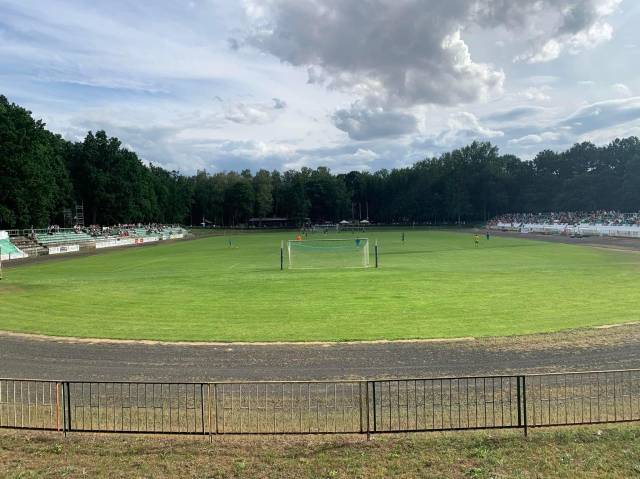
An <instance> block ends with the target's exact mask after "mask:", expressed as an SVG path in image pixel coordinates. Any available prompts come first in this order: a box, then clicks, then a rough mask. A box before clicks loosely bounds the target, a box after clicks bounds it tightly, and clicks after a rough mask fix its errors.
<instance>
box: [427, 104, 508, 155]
mask: <svg viewBox="0 0 640 479" xmlns="http://www.w3.org/2000/svg"><path fill="white" fill-rule="evenodd" d="M503 136H504V132H503V131H500V130H493V129H491V128H487V127H485V126H483V125H482V124H481V123H480V120H478V118H477V117H476V116H475V115H474V114H473V113H469V112H466V111H462V112H458V113H454V114H453V115H451V116H450V117H449V119H448V120H447V128H446V129H445V130H443V131H442V132H440V133H439V134H438V135H437V136H436V137H435V139H434V144H435V145H437V146H446V147H449V146H459V145H462V144H465V143H468V142H470V141H474V140H490V139H492V138H501V137H503Z"/></svg>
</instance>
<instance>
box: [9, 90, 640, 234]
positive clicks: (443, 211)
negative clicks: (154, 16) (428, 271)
mask: <svg viewBox="0 0 640 479" xmlns="http://www.w3.org/2000/svg"><path fill="white" fill-rule="evenodd" d="M80 203H82V204H84V211H85V223H97V224H115V223H133V222H162V223H182V224H198V223H200V222H201V221H202V218H206V219H207V220H208V221H210V222H212V223H215V224H218V225H225V226H230V225H240V224H244V223H246V222H247V220H248V219H249V218H250V217H253V216H257V217H269V216H278V217H286V218H290V219H294V220H296V221H298V222H302V221H304V220H305V219H306V218H310V219H311V220H313V221H339V220H341V219H351V218H356V219H364V218H366V217H368V218H369V220H371V221H372V222H381V223H393V222H413V221H415V222H431V223H443V222H457V221H465V222H472V221H484V220H486V219H489V218H491V217H493V216H495V215H498V214H501V213H506V212H539V211H568V210H597V209H615V210H623V211H637V210H640V140H638V138H636V137H629V138H625V139H617V140H615V141H613V142H612V143H610V144H609V145H607V146H604V147H597V146H595V145H593V144H591V143H588V142H585V143H580V144H576V145H574V146H573V147H572V148H570V149H569V150H567V151H564V152H560V153H556V152H553V151H549V150H545V151H542V152H540V153H539V154H538V155H537V156H536V157H535V158H534V159H533V160H532V161H522V160H520V159H519V158H517V157H515V156H513V155H500V153H499V151H498V148H497V147H495V146H493V145H491V144H490V143H483V142H474V143H472V144H471V145H468V146H466V147H464V148H460V149H457V150H454V151H452V152H450V153H445V154H442V155H441V156H439V157H437V158H430V159H425V160H423V161H419V162H417V163H416V164H414V165H413V166H411V167H408V168H399V169H393V170H380V171H376V172H374V173H369V172H357V171H352V172H350V173H347V174H338V175H334V174H332V173H331V172H330V171H329V170H328V169H327V168H323V167H320V168H317V169H309V168H302V169H301V170H300V171H285V172H278V171H266V170H259V171H257V172H256V173H255V174H253V173H252V172H251V171H249V170H243V171H241V172H233V171H231V172H222V173H215V174H209V173H207V172H205V171H199V172H198V173H197V174H195V175H194V176H186V175H182V174H180V173H179V172H177V171H167V170H165V169H163V168H161V167H158V166H154V165H149V166H147V165H145V164H143V163H142V161H140V159H139V158H138V156H137V155H136V154H135V153H134V152H132V151H129V150H127V149H126V148H123V146H122V144H121V142H120V141H119V140H118V139H117V138H109V137H108V136H107V134H106V133H105V132H104V131H99V132H97V133H91V132H89V133H88V134H87V136H86V138H85V139H84V141H82V142H69V141H67V140H65V139H63V138H62V137H61V136H60V135H56V134H54V133H51V132H49V131H48V130H47V129H46V128H45V124H44V123H43V122H42V121H40V120H34V119H33V118H32V116H31V113H30V112H29V111H27V110H25V109H23V108H21V107H19V106H18V105H15V104H11V103H9V101H8V100H7V99H6V98H5V97H4V96H0V228H19V227H29V226H35V227H44V226H46V225H48V224H53V223H55V224H60V225H62V224H64V217H63V211H64V209H65V208H67V209H69V208H72V207H73V206H74V205H75V204H80Z"/></svg>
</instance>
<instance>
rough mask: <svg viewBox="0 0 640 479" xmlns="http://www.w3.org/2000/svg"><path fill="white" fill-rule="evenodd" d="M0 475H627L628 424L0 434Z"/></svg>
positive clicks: (635, 467)
mask: <svg viewBox="0 0 640 479" xmlns="http://www.w3.org/2000/svg"><path fill="white" fill-rule="evenodd" d="M0 477H6V478H26V477H37V478H40V477H42V478H44V477H69V478H74V477H112V478H115V477H123V478H125V477H126V478H128V477H140V478H147V477H148V478H157V477H201V478H205V477H206V478H282V479H286V478H295V479H305V478H383V477H384V478H387V477H394V478H415V477H429V478H431V477H448V478H449V477H450V478H543V477H553V478H630V477H640V430H639V429H638V427H637V426H620V427H609V428H602V429H595V428H582V429H575V430H571V429H563V430H545V431H534V432H533V433H532V434H531V435H530V436H529V438H528V439H525V438H524V437H523V436H522V435H521V433H517V432H498V433H495V434H491V435H489V434H487V433H457V434H432V435H412V436H394V437H390V436H386V437H378V436H376V437H374V438H373V439H372V440H371V441H370V442H367V441H366V440H364V439H363V438H360V437H358V438H283V437H275V438H269V437H264V438H257V439H237V438H222V439H215V440H214V442H213V444H209V443H208V442H207V441H206V440H203V439H176V438H158V437H133V436H124V437H123V436H117V437H114V436H87V435H82V436H80V435H74V436H70V437H69V438H67V439H63V438H62V437H60V436H59V435H56V434H42V433H23V432H8V431H4V432H0Z"/></svg>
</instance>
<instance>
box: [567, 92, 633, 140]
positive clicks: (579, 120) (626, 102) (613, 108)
mask: <svg viewBox="0 0 640 479" xmlns="http://www.w3.org/2000/svg"><path fill="white" fill-rule="evenodd" d="M639 119H640V96H636V97H631V98H623V99H619V100H607V101H601V102H597V103H593V104H591V105H587V106H584V107H582V108H580V109H579V110H578V111H576V112H575V113H573V114H572V115H571V116H569V117H568V118H566V119H564V120H562V121H561V122H560V123H559V126H561V127H566V128H569V129H571V130H572V131H573V132H574V133H577V134H583V133H588V132H591V131H595V130H599V129H604V128H610V127H613V126H616V125H620V124H622V123H628V122H630V121H634V120H639Z"/></svg>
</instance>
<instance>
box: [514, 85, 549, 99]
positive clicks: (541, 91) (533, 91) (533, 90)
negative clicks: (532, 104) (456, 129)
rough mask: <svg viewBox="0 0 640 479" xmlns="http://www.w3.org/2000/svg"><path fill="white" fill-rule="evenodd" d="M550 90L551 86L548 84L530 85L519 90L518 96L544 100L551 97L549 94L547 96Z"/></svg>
mask: <svg viewBox="0 0 640 479" xmlns="http://www.w3.org/2000/svg"><path fill="white" fill-rule="evenodd" d="M550 91H551V87H550V86H548V85H543V86H539V87H538V86H532V87H529V88H526V89H525V90H523V91H521V92H519V93H518V96H520V97H521V98H524V99H525V100H530V101H537V102H545V101H549V100H550V99H551V96H549V92H550Z"/></svg>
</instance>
